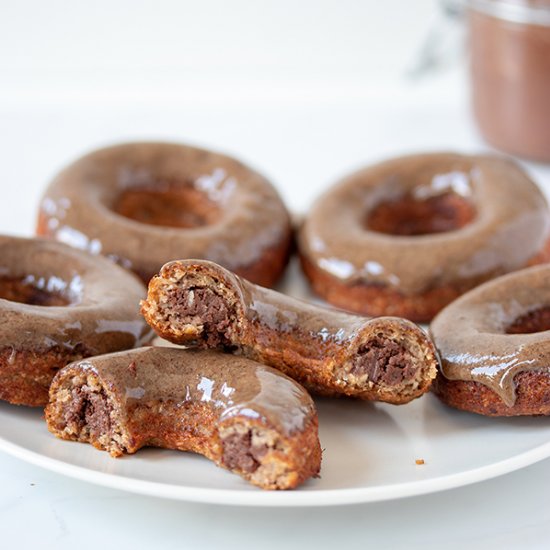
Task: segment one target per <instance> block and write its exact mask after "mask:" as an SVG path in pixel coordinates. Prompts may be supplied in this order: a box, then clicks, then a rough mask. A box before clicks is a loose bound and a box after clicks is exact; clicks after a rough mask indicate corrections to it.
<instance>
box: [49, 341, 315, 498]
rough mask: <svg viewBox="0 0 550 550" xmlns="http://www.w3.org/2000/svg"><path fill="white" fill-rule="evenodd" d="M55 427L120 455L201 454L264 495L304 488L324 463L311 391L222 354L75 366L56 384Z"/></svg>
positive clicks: (112, 357)
mask: <svg viewBox="0 0 550 550" xmlns="http://www.w3.org/2000/svg"><path fill="white" fill-rule="evenodd" d="M46 422H47V424H48V429H49V430H50V431H51V432H52V433H53V434H55V435H56V436H57V437H60V438H62V439H69V440H74V441H83V442H86V443H91V444H92V445H93V446H94V447H97V448H98V449H103V450H106V451H109V452H110V453H111V455H112V456H120V455H122V454H123V453H135V452H136V451H137V450H138V449H140V448H141V447H145V446H155V447H164V448H167V449H178V450H180V451H193V452H196V453H200V454H202V455H204V456H206V457H207V458H209V459H210V460H212V461H214V462H215V463H216V464H217V465H218V466H222V467H224V468H227V469H228V470H231V471H232V472H235V473H237V474H239V475H241V476H242V477H243V478H245V479H247V480H248V481H250V482H251V483H253V484H254V485H257V486H259V487H262V488H264V489H290V488H293V487H296V486H297V485H298V484H300V483H302V482H304V481H305V480H306V479H308V478H309V477H312V476H316V475H317V474H318V473H319V469H320V465H321V447H320V444H319V438H318V434H317V432H318V428H317V426H318V421H317V413H316V411H315V406H314V404H313V401H312V399H311V397H310V396H309V395H308V394H307V392H306V391H305V390H304V389H303V388H302V387H300V386H299V385H298V384H297V383H296V382H294V381H293V380H290V379H289V378H287V377H286V376H284V375H282V374H281V373H279V372H277V371H276V370H274V369H270V368H269V367H265V366H264V365H259V364H258V363H255V362H254V361H250V360H248V359H245V358H243V357H235V356H232V355H225V354H221V353H217V352H214V351H197V350H181V349H174V348H151V347H150V348H142V349H138V350H132V351H127V352H120V353H114V354H109V355H103V356H99V357H92V358H90V359H85V360H83V361H80V362H78V363H72V364H71V365H68V366H67V367H65V368H64V369H63V370H61V371H60V372H59V373H58V374H57V376H56V377H55V379H54V381H53V383H52V386H51V390H50V403H49V405H48V406H47V407H46Z"/></svg>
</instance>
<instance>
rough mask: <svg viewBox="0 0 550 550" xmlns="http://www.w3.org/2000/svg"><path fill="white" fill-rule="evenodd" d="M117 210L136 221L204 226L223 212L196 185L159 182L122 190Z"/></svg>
mask: <svg viewBox="0 0 550 550" xmlns="http://www.w3.org/2000/svg"><path fill="white" fill-rule="evenodd" d="M113 210H114V211H115V212H116V213H117V214H120V215H121V216H124V217H126V218H130V219H132V220H135V221H138V222H140V223H146V224H149V225H159V226H163V227H182V228H190V227H202V226H205V225H211V224H213V223H215V222H216V221H217V220H218V219H219V218H220V215H221V211H220V209H219V207H218V206H217V205H216V203H215V202H213V201H212V200H210V199H209V198H208V196H207V195H206V194H205V193H203V192H202V191H200V190H199V189H196V188H195V187H194V186H193V184H183V185H182V184H180V185H178V184H167V183H158V184H155V185H150V186H143V187H134V188H129V189H126V190H125V191H124V192H122V193H121V194H120V195H119V196H118V198H117V200H116V202H115V204H114V207H113Z"/></svg>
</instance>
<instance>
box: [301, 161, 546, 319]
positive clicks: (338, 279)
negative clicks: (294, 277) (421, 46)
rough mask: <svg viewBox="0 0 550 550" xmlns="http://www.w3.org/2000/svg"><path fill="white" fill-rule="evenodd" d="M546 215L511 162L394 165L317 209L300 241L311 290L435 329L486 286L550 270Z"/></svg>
mask: <svg viewBox="0 0 550 550" xmlns="http://www.w3.org/2000/svg"><path fill="white" fill-rule="evenodd" d="M549 232H550V214H549V210H548V205H547V203H546V200H545V198H544V197H543V195H542V193H541V192H540V191H539V189H538V188H537V186H536V185H535V184H534V183H533V182H532V181H531V180H530V179H529V177H528V176H527V175H526V174H525V172H523V171H522V170H521V169H520V167H519V166H518V165H517V164H515V163H514V162H513V161H511V160H507V159H504V158H498V157H491V156H464V155H458V154H452V153H434V154H423V155H413V156H408V157H401V158H396V159H392V160H389V161H386V162H383V163H381V164H377V165H375V166H372V167H369V168H366V169H364V170H362V171H360V172H357V173H356V174H353V175H351V176H349V177H347V178H345V179H344V180H342V181H341V182H340V183H338V184H337V185H336V186H335V187H334V188H333V189H330V190H329V191H328V192H327V193H325V194H324V195H323V196H322V197H320V198H319V199H318V201H317V202H316V203H315V205H314V206H313V207H312V209H311V211H310V213H309V215H308V216H307V218H306V220H305V222H304V224H303V226H302V228H301V231H300V233H299V236H298V246H299V249H300V257H301V261H302V265H303V268H304V271H305V273H306V275H307V276H308V278H309V280H310V282H311V284H312V286H313V288H314V290H315V291H316V292H317V293H318V294H319V295H321V296H322V297H323V298H325V299H326V300H327V301H328V302H330V303H332V304H334V305H337V306H339V307H342V308H344V309H348V310H351V311H356V312H359V313H364V314H367V315H373V316H378V315H399V316H403V317H406V318H408V319H411V320H414V321H417V322H425V321H429V320H430V319H431V318H432V317H433V316H434V315H435V314H436V313H437V312H438V311H439V310H440V309H441V308H443V307H444V306H445V305H447V304H448V303H450V302H451V301H452V300H454V299H455V298H457V297H458V296H459V295H461V294H463V293H464V292H466V291H467V290H469V289H470V288H472V287H474V286H477V285H478V284H480V283H483V282H485V281H486V280H488V279H491V278H494V277H496V276H499V275H502V274H505V273H507V272H510V271H514V270H517V269H521V268H523V267H526V266H528V265H532V264H536V263H541V262H547V261H549V260H550V245H549Z"/></svg>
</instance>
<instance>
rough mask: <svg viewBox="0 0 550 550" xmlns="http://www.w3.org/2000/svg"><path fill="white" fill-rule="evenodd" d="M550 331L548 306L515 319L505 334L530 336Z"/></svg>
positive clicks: (549, 310)
mask: <svg viewBox="0 0 550 550" xmlns="http://www.w3.org/2000/svg"><path fill="white" fill-rule="evenodd" d="M546 330H550V306H544V307H541V308H538V309H534V310H532V311H529V312H528V313H526V314H524V315H521V316H520V317H518V318H516V319H515V320H514V321H513V322H512V323H511V324H510V325H508V327H507V329H506V334H530V333H533V332H544V331H546Z"/></svg>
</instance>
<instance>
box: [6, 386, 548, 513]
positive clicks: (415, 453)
mask: <svg viewBox="0 0 550 550" xmlns="http://www.w3.org/2000/svg"><path fill="white" fill-rule="evenodd" d="M318 405H319V417H320V426H321V430H320V437H321V443H322V446H323V448H324V449H325V452H324V454H323V467H322V477H321V479H316V480H310V481H309V482H307V483H306V484H305V485H304V486H303V487H302V488H300V489H298V490H295V491H279V492H268V491H262V490H260V489H256V488H254V487H251V486H249V485H248V484H247V483H246V482H245V481H243V480H242V479H241V478H239V477H238V476H236V475H234V474H231V473H229V472H227V471H225V470H222V469H221V468H217V467H216V466H214V464H212V463H211V462H209V461H208V460H206V459H204V458H202V457H200V456H198V455H193V454H190V453H180V452H177V451H166V450H162V449H143V450H141V451H139V452H138V453H137V454H135V455H133V456H127V457H124V458H120V459H113V458H111V457H110V456H109V455H108V454H107V453H105V452H101V451H97V450H95V449H94V448H93V447H91V446H90V445H85V444H80V443H72V442H67V441H60V440H57V439H55V438H54V437H52V436H51V435H50V434H49V433H48V431H47V430H46V426H45V423H44V421H43V419H42V413H41V411H39V410H36V409H26V408H22V407H15V406H11V405H8V404H5V403H1V404H0V449H3V450H5V451H7V452H9V453H11V454H13V455H15V456H18V457H20V458H22V459H24V460H27V461H29V462H32V463H33V464H36V465H38V466H42V467H45V468H48V469H51V470H54V471H56V472H59V473H62V474H66V475H69V476H72V477H76V478H79V479H82V480H85V481H89V482H92V483H97V484H100V485H105V486H108V487H114V488H117V489H123V490H127V491H132V492H136V493H143V494H147V495H154V496H159V497H166V498H174V499H181V500H188V501H201V502H210V503H220V504H235V505H255V506H322V505H332V504H347V503H357V502H373V501H379V500H387V499H392V498H399V497H405V496H411V495H419V494H423V493H429V492H434V491H440V490H442V489H449V488H452V487H458V486H461V485H466V484H468V483H474V482H476V481H481V480H484V479H488V478H491V477H495V476H498V475H501V474H504V473H506V472H510V471H512V470H515V469H518V468H521V467H523V466H527V465H528V464H531V463H533V462H536V461H538V460H541V459H543V458H545V457H547V456H550V425H549V423H548V422H547V420H546V419H545V418H515V419H489V418H483V417H478V416H475V415H471V414H468V413H461V412H458V411H452V410H450V409H448V408H447V407H445V406H444V405H442V404H440V403H439V402H438V401H437V399H436V398H435V397H433V396H431V395H429V396H426V397H423V398H422V399H419V400H417V401H415V402H413V403H411V404H409V405H405V406H401V407H392V406H390V405H379V404H377V405H372V404H368V403H360V402H353V401H344V400H341V401H338V400H332V401H331V400H328V399H322V400H318ZM416 459H424V461H425V464H424V465H417V464H416V463H415V460H416Z"/></svg>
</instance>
